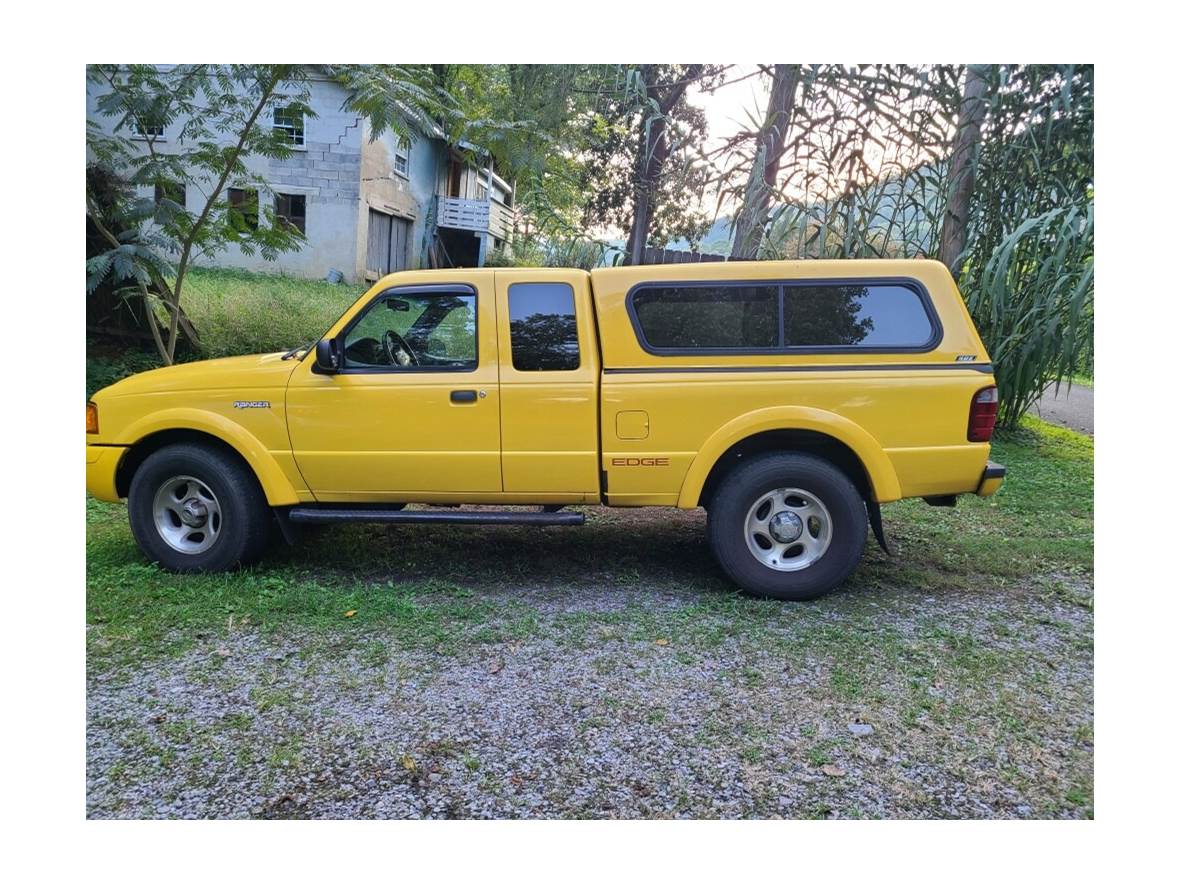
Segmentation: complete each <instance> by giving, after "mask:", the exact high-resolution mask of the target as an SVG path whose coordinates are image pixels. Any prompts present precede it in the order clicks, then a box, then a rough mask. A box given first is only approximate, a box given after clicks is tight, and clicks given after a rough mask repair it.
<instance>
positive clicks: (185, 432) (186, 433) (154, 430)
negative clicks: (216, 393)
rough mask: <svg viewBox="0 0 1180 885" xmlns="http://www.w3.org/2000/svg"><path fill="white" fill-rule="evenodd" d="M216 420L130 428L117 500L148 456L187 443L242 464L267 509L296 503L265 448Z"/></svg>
mask: <svg viewBox="0 0 1180 885" xmlns="http://www.w3.org/2000/svg"><path fill="white" fill-rule="evenodd" d="M219 418H220V416H216V415H209V416H208V417H207V418H206V417H204V416H200V415H198V416H193V415H187V414H186V415H183V416H181V415H174V416H168V415H166V414H161V415H158V416H155V418H154V420H153V421H152V423H151V424H148V425H140V426H137V427H133V428H131V429H130V430H129V432H128V434H127V436H128V437H129V438H131V439H134V440H135V442H134V443H132V444H131V445H130V446H129V447H128V449H127V452H126V454H124V455H123V457H122V459H121V460H120V462H119V466H118V468H117V469H116V471H115V489H116V491H117V492H118V494H119V496H120V497H126V496H127V492H128V491H129V489H130V487H131V478H132V476H134V474H135V471H136V470H137V469H139V466H140V465H141V464H142V463H143V462H144V460H145V459H146V458H147V457H148V456H149V455H151V454H152V453H153V452H156V451H159V450H160V449H161V448H163V447H164V446H167V445H173V444H175V443H184V442H187V443H200V444H203V445H210V446H215V447H218V448H220V449H221V450H222V451H225V452H227V453H229V454H231V455H232V456H234V457H236V458H238V459H239V460H241V461H242V463H244V464H245V465H246V467H247V468H249V470H250V472H251V473H252V474H253V475H254V477H255V479H257V480H258V484H259V485H260V486H261V487H262V491H263V494H264V495H266V500H267V503H268V504H269V505H270V506H272V507H278V506H282V505H286V504H297V503H299V501H300V500H301V497H300V495H299V494H298V492H297V491H296V490H295V487H294V486H293V485H292V484H291V481H290V480H289V479H288V478H287V476H286V474H285V473H284V472H283V470H282V468H281V467H280V466H279V464H278V463H277V462H276V461H275V459H274V457H273V456H272V455H271V454H270V452H268V451H267V449H266V447H265V446H263V445H262V443H261V442H260V441H259V440H258V439H257V438H256V437H255V436H253V435H252V434H250V433H248V432H247V431H245V430H244V429H243V428H241V427H238V426H236V425H233V424H231V423H230V422H228V421H225V419H220V420H218V419H219ZM223 425H224V426H223Z"/></svg>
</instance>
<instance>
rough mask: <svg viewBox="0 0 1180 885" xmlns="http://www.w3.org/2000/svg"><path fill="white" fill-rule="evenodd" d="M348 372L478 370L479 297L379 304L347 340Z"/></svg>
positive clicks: (396, 298) (402, 297)
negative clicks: (477, 331)
mask: <svg viewBox="0 0 1180 885" xmlns="http://www.w3.org/2000/svg"><path fill="white" fill-rule="evenodd" d="M344 365H345V368H364V369H384V370H386V371H405V370H408V371H413V370H415V369H421V370H433V371H468V370H471V369H474V368H475V366H476V352H475V296H474V295H466V294H459V293H456V294H453V295H452V294H433V293H432V294H398V293H396V292H395V293H393V294H391V295H389V296H387V297H385V298H378V299H376V300H375V301H374V302H373V303H372V304H371V305H370V306H369V307H368V308H366V310H365V312H364V314H362V315H361V317H360V318H359V319H358V320H357V321H356V323H355V324H354V325H353V326H352V328H351V329H349V331H348V334H347V335H346V336H345V339H344Z"/></svg>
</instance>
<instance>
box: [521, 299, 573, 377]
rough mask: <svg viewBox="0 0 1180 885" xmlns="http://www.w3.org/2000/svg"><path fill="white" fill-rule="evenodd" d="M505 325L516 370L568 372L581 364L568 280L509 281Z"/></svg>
mask: <svg viewBox="0 0 1180 885" xmlns="http://www.w3.org/2000/svg"><path fill="white" fill-rule="evenodd" d="M508 324H509V329H510V332H511V336H512V367H513V368H514V369H516V370H517V371H518V372H562V371H567V372H568V371H570V370H572V369H576V368H578V366H579V365H580V364H581V363H580V355H579V353H578V324H577V319H576V317H575V315H574V289H573V287H572V286H570V285H569V284H568V283H513V284H512V285H511V286H509V287H508Z"/></svg>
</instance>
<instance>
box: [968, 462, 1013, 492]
mask: <svg viewBox="0 0 1180 885" xmlns="http://www.w3.org/2000/svg"><path fill="white" fill-rule="evenodd" d="M1007 473H1008V470H1007V468H1006V467H1004V465H1003V464H997V463H995V462H994V461H988V462H987V467H985V468H984V469H983V476H982V477H980V479H979V487H978V488H977V489H976V490H975V494H977V495H979V497H981V498H990V497H991V496H992V495H994V494H995V493H996V492H998V491H999V490H1000V486H1002V485H1003V484H1004V477H1005V475H1007Z"/></svg>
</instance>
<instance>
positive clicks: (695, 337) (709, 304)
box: [631, 285, 779, 350]
mask: <svg viewBox="0 0 1180 885" xmlns="http://www.w3.org/2000/svg"><path fill="white" fill-rule="evenodd" d="M778 291H779V287H778V286H777V285H771V286H707V285H706V286H650V287H648V286H645V287H643V288H641V289H639V290H637V291H636V292H635V294H634V295H632V300H631V306H632V309H633V310H634V312H635V318H636V320H637V322H638V324H639V328H640V329H641V330H642V332H643V337H644V338H645V339H646V340H647V344H648V345H649V346H651V347H652V348H656V349H661V350H663V349H668V350H689V349H692V350H697V349H702V350H704V349H719V350H773V349H775V348H777V347H778V346H779V311H778V305H779V301H778Z"/></svg>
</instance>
